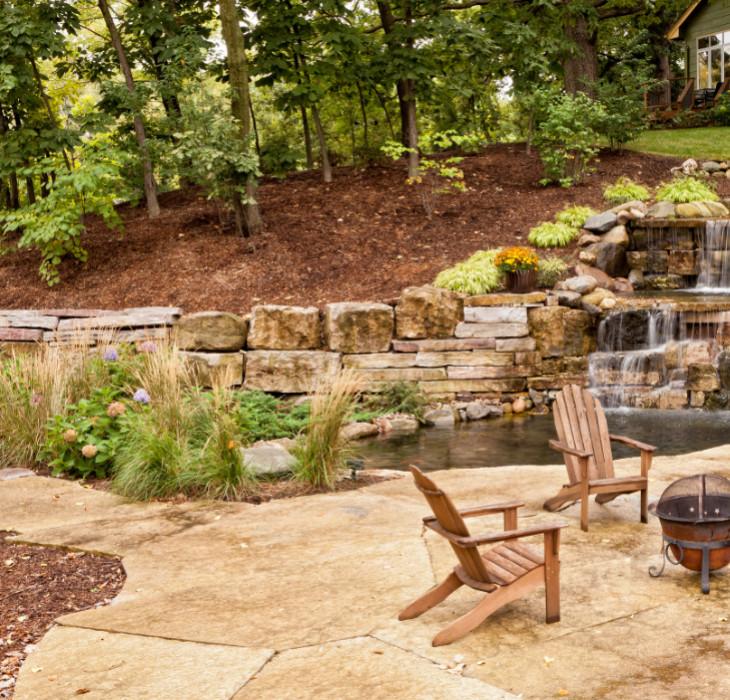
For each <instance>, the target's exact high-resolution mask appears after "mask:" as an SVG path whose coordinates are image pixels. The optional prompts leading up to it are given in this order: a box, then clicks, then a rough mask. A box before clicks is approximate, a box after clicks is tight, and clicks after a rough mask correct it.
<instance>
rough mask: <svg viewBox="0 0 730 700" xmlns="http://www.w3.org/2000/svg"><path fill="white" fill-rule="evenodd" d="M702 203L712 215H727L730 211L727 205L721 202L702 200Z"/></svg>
mask: <svg viewBox="0 0 730 700" xmlns="http://www.w3.org/2000/svg"><path fill="white" fill-rule="evenodd" d="M702 204H703V205H704V206H705V207H707V209H708V210H709V211H710V214H711V215H712V216H727V215H728V214H729V213H730V212H728V209H727V207H726V206H725V205H724V204H722V203H721V202H710V201H704V202H702Z"/></svg>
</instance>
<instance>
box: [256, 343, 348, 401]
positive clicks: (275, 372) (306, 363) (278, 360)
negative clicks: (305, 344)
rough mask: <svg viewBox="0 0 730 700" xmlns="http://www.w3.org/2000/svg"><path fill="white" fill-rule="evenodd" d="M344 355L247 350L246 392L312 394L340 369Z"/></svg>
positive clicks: (319, 352) (307, 351)
mask: <svg viewBox="0 0 730 700" xmlns="http://www.w3.org/2000/svg"><path fill="white" fill-rule="evenodd" d="M340 361H341V356H340V354H339V353H335V352H321V351H317V350H250V351H249V352H247V353H246V374H245V377H244V381H243V388H244V389H245V390H246V391H272V392H277V393H281V394H309V393H312V392H313V391H316V389H317V385H318V384H319V383H320V382H321V381H322V380H323V379H325V378H326V377H331V376H333V375H335V374H336V373H337V371H338V370H339V368H340Z"/></svg>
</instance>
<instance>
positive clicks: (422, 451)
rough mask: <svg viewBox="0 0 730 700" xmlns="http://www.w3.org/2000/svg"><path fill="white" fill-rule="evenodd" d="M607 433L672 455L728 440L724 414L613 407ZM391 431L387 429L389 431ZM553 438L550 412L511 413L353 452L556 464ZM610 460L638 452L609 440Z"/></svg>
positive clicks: (400, 461) (488, 463)
mask: <svg viewBox="0 0 730 700" xmlns="http://www.w3.org/2000/svg"><path fill="white" fill-rule="evenodd" d="M606 417H607V420H608V427H609V430H610V431H611V432H612V433H616V434H619V435H626V436H627V437H630V438H633V439H634V440H639V441H640V442H647V443H649V444H653V445H657V446H658V447H659V449H658V450H657V452H656V454H657V455H676V454H685V453H687V452H696V451H698V450H706V449H709V448H710V447H716V446H718V445H726V444H730V413H708V412H705V411H700V410H696V411H694V410H693V411H658V410H635V409H616V410H608V411H606ZM391 435H392V434H391ZM554 439H556V434H555V427H554V425H553V416H552V414H551V415H547V416H511V417H504V418H496V419H492V420H488V421H479V422H475V423H461V424H459V425H457V426H456V428H455V429H443V428H426V429H423V430H419V431H418V432H417V433H413V434H410V435H392V437H383V436H380V437H377V438H372V439H370V440H367V441H366V440H363V441H362V442H361V443H359V445H358V452H359V453H360V456H361V458H362V459H364V460H365V461H366V468H368V469H401V470H406V469H408V464H410V463H415V464H418V465H419V466H420V467H421V468H422V469H424V470H426V471H433V470H436V469H470V468H475V467H503V466H507V465H516V464H538V465H540V464H561V463H562V458H561V456H560V454H559V453H557V452H555V451H554V450H551V449H550V448H549V447H548V440H554ZM612 448H613V455H614V459H621V458H623V457H633V456H636V455H638V453H637V452H636V451H635V450H631V449H629V448H628V447H624V446H622V445H617V444H613V445H612Z"/></svg>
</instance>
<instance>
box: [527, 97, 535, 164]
mask: <svg viewBox="0 0 730 700" xmlns="http://www.w3.org/2000/svg"><path fill="white" fill-rule="evenodd" d="M534 129H535V108H534V107H530V118H529V120H528V122H527V148H526V149H525V151H526V153H527V155H528V156H529V155H530V153H531V152H532V135H533V131H534Z"/></svg>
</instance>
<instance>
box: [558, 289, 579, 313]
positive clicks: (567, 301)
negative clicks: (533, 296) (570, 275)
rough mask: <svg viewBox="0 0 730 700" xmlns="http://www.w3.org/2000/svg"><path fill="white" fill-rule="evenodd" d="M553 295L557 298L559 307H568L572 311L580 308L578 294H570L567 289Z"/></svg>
mask: <svg viewBox="0 0 730 700" xmlns="http://www.w3.org/2000/svg"><path fill="white" fill-rule="evenodd" d="M553 293H554V294H555V296H556V297H557V298H558V303H559V304H560V306H569V307H570V308H572V309H576V308H578V307H579V306H580V294H578V292H570V291H568V290H567V289H565V290H562V289H561V290H558V291H556V292H553Z"/></svg>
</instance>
